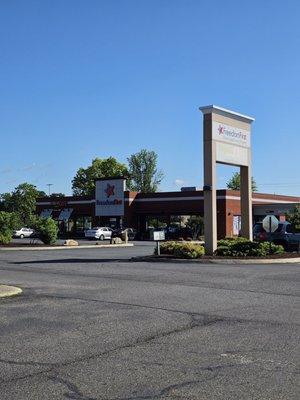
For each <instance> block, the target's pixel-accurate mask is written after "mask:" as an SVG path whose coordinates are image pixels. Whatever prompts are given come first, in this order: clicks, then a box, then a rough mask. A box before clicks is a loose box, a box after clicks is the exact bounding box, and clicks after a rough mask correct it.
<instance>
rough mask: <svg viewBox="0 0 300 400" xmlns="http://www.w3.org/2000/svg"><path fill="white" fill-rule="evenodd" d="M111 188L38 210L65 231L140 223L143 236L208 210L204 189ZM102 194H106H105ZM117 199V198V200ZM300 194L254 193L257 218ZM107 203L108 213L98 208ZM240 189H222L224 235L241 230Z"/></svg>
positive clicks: (291, 203)
mask: <svg viewBox="0 0 300 400" xmlns="http://www.w3.org/2000/svg"><path fill="white" fill-rule="evenodd" d="M105 185H107V189H105V190H102V191H101V193H102V192H105V193H103V195H105V199H104V198H102V197H101V196H102V194H100V195H99V193H98V192H97V190H96V195H95V196H80V197H78V196H66V197H60V198H51V197H43V198H39V199H38V201H37V205H36V209H37V213H38V214H39V215H42V216H51V217H52V218H54V219H56V220H57V221H58V223H59V226H60V231H61V232H66V233H70V234H71V233H72V234H74V235H80V234H82V233H83V231H84V230H85V229H87V228H89V227H91V226H112V227H114V226H116V225H118V224H121V225H122V226H123V227H131V228H135V229H136V230H137V231H138V232H139V233H140V236H141V237H145V234H146V232H147V229H148V227H149V225H150V224H153V220H157V221H160V222H164V223H165V225H167V226H170V225H171V224H172V221H175V220H177V221H178V217H180V216H192V215H200V216H203V214H204V196H203V191H202V190H183V191H176V192H157V193H137V192H131V191H126V190H124V192H123V193H122V194H121V195H120V193H119V194H118V199H116V198H114V192H113V191H114V187H115V186H114V185H110V183H109V181H108V180H107V182H105ZM99 196H100V197H101V199H100V198H99ZM111 199H112V200H111ZM115 204H117V205H118V207H122V213H121V214H120V213H119V212H118V213H115V212H114V211H113V208H112V207H114V205H115ZM297 204H300V197H295V196H283V195H275V194H266V193H256V192H255V193H253V196H252V205H253V223H254V222H257V221H260V220H262V218H263V217H264V216H265V215H266V214H273V215H275V216H276V217H278V219H281V220H282V219H284V215H285V213H286V212H288V211H289V210H291V209H293V208H294V207H295V205H297ZM97 207H101V209H103V208H105V207H107V209H111V210H112V211H111V215H109V211H108V212H102V213H101V211H97ZM240 215H241V209H240V193H239V192H238V191H233V190H223V189H222V190H218V191H217V222H218V238H223V237H225V236H235V235H238V233H239V229H240Z"/></svg>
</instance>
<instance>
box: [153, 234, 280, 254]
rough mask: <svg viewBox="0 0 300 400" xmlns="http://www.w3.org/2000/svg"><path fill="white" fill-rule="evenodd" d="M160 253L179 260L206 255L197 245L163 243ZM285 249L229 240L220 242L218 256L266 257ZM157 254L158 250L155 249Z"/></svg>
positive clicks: (243, 240) (266, 243) (240, 240)
mask: <svg viewBox="0 0 300 400" xmlns="http://www.w3.org/2000/svg"><path fill="white" fill-rule="evenodd" d="M160 253H161V254H168V255H173V256H174V257H179V258H201V257H202V256H204V254H205V250H204V247H203V246H202V245H200V244H197V243H187V242H175V241H169V242H163V243H161V245H160ZM283 253H284V248H283V247H282V246H280V245H275V244H273V243H271V245H270V243H268V242H251V241H250V240H248V239H245V238H233V239H232V238H228V239H222V240H219V241H218V248H217V250H216V251H215V255H216V256H224V257H240V258H243V257H266V256H268V255H271V254H283ZM155 254H157V250H156V249H155Z"/></svg>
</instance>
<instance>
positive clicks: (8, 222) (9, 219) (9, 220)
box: [0, 211, 19, 244]
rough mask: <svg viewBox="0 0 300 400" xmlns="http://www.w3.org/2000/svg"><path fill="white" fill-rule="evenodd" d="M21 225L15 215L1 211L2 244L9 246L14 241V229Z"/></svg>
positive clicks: (0, 231) (0, 239)
mask: <svg viewBox="0 0 300 400" xmlns="http://www.w3.org/2000/svg"><path fill="white" fill-rule="evenodd" d="M18 223H19V219H18V216H17V215H16V214H15V213H11V212H6V211H0V243H1V244H8V243H10V241H11V239H12V235H13V232H14V229H16V228H17V226H18Z"/></svg>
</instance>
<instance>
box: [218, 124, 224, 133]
mask: <svg viewBox="0 0 300 400" xmlns="http://www.w3.org/2000/svg"><path fill="white" fill-rule="evenodd" d="M218 131H219V135H222V134H223V133H224V126H222V125H219V128H218Z"/></svg>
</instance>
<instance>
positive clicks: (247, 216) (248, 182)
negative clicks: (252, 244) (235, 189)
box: [240, 167, 253, 240]
mask: <svg viewBox="0 0 300 400" xmlns="http://www.w3.org/2000/svg"><path fill="white" fill-rule="evenodd" d="M240 176H241V236H242V237H245V238H247V239H249V240H252V239H253V237H252V179H251V172H250V167H240Z"/></svg>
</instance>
